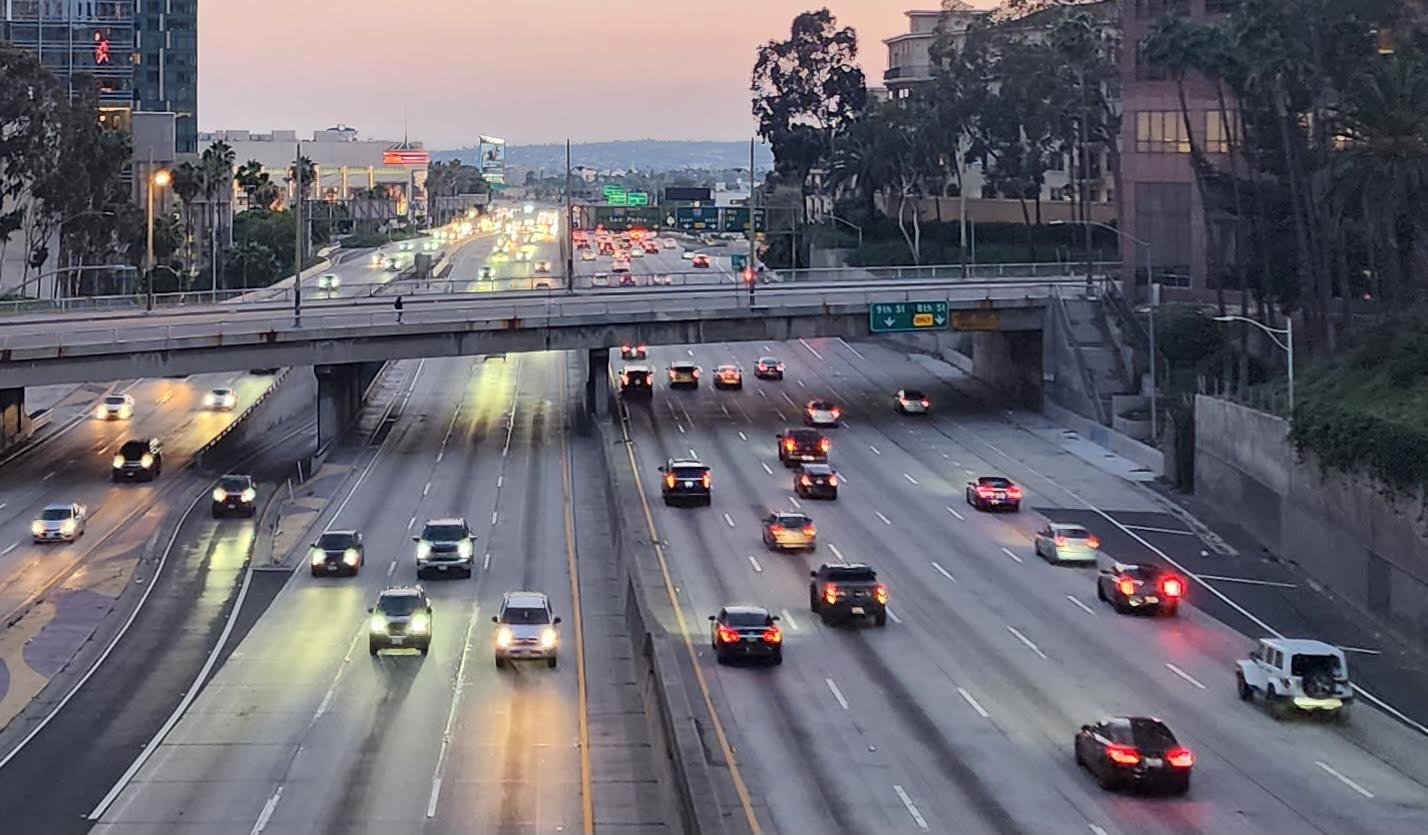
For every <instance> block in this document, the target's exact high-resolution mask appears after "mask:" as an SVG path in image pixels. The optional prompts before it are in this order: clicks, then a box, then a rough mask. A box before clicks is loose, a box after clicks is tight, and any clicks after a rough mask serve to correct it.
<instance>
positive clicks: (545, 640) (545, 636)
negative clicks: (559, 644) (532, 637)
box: [540, 627, 559, 649]
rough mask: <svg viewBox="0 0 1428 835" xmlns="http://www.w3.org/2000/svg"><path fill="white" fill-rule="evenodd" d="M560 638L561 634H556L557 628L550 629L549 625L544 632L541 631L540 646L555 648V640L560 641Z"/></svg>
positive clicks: (542, 647)
mask: <svg viewBox="0 0 1428 835" xmlns="http://www.w3.org/2000/svg"><path fill="white" fill-rule="evenodd" d="M558 640H559V636H557V635H556V634H555V630H554V629H550V628H549V627H547V628H546V630H545V631H544V632H542V633H540V648H541V649H554V648H555V642H556V641H558Z"/></svg>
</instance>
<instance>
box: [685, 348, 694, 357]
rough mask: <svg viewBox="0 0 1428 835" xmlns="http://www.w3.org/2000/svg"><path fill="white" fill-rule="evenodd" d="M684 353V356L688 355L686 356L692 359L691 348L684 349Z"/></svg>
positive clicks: (692, 352)
mask: <svg viewBox="0 0 1428 835" xmlns="http://www.w3.org/2000/svg"><path fill="white" fill-rule="evenodd" d="M684 353H686V354H688V355H690V356H691V357H692V356H694V349H693V348H685V349H684Z"/></svg>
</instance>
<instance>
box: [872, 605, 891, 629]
mask: <svg viewBox="0 0 1428 835" xmlns="http://www.w3.org/2000/svg"><path fill="white" fill-rule="evenodd" d="M873 623H874V624H876V625H878V626H887V625H888V610H887V609H884V610H882V611H881V612H878V613H877V615H876V616H874V618H873Z"/></svg>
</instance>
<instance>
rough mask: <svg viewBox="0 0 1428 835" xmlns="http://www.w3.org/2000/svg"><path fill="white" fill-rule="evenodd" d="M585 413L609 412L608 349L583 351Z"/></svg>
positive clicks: (600, 414) (594, 415) (601, 413)
mask: <svg viewBox="0 0 1428 835" xmlns="http://www.w3.org/2000/svg"><path fill="white" fill-rule="evenodd" d="M585 413H586V414H587V415H589V416H590V417H592V418H594V417H608V416H609V414H610V349H608V348H590V349H587V350H586V352H585Z"/></svg>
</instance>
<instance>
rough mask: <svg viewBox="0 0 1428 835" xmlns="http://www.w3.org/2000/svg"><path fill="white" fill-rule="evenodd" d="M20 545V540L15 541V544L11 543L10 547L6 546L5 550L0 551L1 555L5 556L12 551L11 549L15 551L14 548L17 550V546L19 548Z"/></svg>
mask: <svg viewBox="0 0 1428 835" xmlns="http://www.w3.org/2000/svg"><path fill="white" fill-rule="evenodd" d="M19 547H20V543H18V542H16V543H14V544H13V545H11V546H10V547H9V548H6V549H5V550H3V551H0V557H3V556H5V555H6V554H8V553H10V552H11V551H13V550H15V549H16V548H19Z"/></svg>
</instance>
